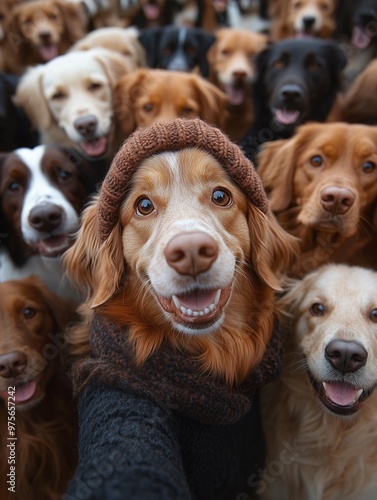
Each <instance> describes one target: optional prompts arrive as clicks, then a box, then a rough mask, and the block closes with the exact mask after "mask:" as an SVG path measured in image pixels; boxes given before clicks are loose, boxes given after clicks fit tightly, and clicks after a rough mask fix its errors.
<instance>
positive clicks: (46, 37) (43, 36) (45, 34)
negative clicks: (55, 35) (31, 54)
mask: <svg viewBox="0 0 377 500" xmlns="http://www.w3.org/2000/svg"><path fill="white" fill-rule="evenodd" d="M38 36H39V38H40V40H41V42H42V43H48V42H50V40H51V33H50V32H49V31H40V32H39V33H38Z"/></svg>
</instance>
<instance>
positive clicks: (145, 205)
mask: <svg viewBox="0 0 377 500" xmlns="http://www.w3.org/2000/svg"><path fill="white" fill-rule="evenodd" d="M153 211H154V205H153V203H152V202H151V200H150V199H149V198H145V197H144V198H140V199H139V200H138V201H137V203H136V214H137V215H149V214H151V213H152V212H153Z"/></svg>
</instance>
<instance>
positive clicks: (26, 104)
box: [13, 65, 52, 129]
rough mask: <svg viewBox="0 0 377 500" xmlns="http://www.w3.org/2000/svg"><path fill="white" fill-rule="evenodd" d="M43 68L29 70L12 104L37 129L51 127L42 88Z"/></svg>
mask: <svg viewBox="0 0 377 500" xmlns="http://www.w3.org/2000/svg"><path fill="white" fill-rule="evenodd" d="M43 75H44V66H42V65H40V66H37V67H35V68H31V69H29V70H28V71H27V72H26V73H25V75H24V76H22V78H21V81H20V83H19V84H18V86H17V90H16V93H15V95H14V97H13V102H14V104H15V105H16V106H21V107H22V108H23V109H24V111H25V113H26V114H27V116H28V117H29V119H30V121H31V122H32V124H33V125H34V126H35V127H37V128H39V129H46V128H48V127H50V126H51V125H52V116H51V113H50V110H49V108H48V104H47V101H46V98H45V95H44V92H43V88H42V80H43Z"/></svg>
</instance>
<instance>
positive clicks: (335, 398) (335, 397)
mask: <svg viewBox="0 0 377 500" xmlns="http://www.w3.org/2000/svg"><path fill="white" fill-rule="evenodd" d="M326 394H327V397H328V398H329V399H331V401H332V402H333V403H335V404H337V405H339V406H350V405H351V404H353V403H354V402H355V401H356V400H357V399H358V396H359V391H358V389H354V388H353V387H350V386H349V385H345V384H341V383H336V382H334V383H326Z"/></svg>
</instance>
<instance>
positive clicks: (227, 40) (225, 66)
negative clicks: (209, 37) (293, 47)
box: [207, 28, 267, 140]
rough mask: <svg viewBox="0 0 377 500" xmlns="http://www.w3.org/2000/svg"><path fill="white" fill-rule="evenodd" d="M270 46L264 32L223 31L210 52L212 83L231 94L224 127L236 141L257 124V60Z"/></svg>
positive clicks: (229, 29) (208, 54)
mask: <svg viewBox="0 0 377 500" xmlns="http://www.w3.org/2000/svg"><path fill="white" fill-rule="evenodd" d="M266 46H267V36H266V35H263V34H262V33H254V32H251V31H247V30H240V29H232V28H222V29H220V30H218V31H217V32H216V41H215V43H214V44H213V45H212V46H211V47H210V49H209V51H208V53H207V59H208V63H209V67H210V81H211V82H212V83H214V84H215V85H217V86H218V87H219V88H220V89H222V90H223V91H225V92H226V93H227V95H228V99H229V105H228V113H229V114H228V119H227V121H226V123H225V127H224V128H225V132H226V133H227V134H228V135H229V137H230V138H231V139H233V140H238V139H241V138H242V137H243V136H244V134H245V133H246V131H247V129H248V128H249V127H250V125H251V123H252V122H253V119H254V113H253V104H252V94H251V89H252V84H253V82H254V79H255V76H256V75H255V68H254V58H255V56H256V55H257V54H258V53H259V52H261V51H262V50H263V49H264V48H265V47H266ZM240 93H241V95H240ZM235 99H237V100H236V101H235Z"/></svg>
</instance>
